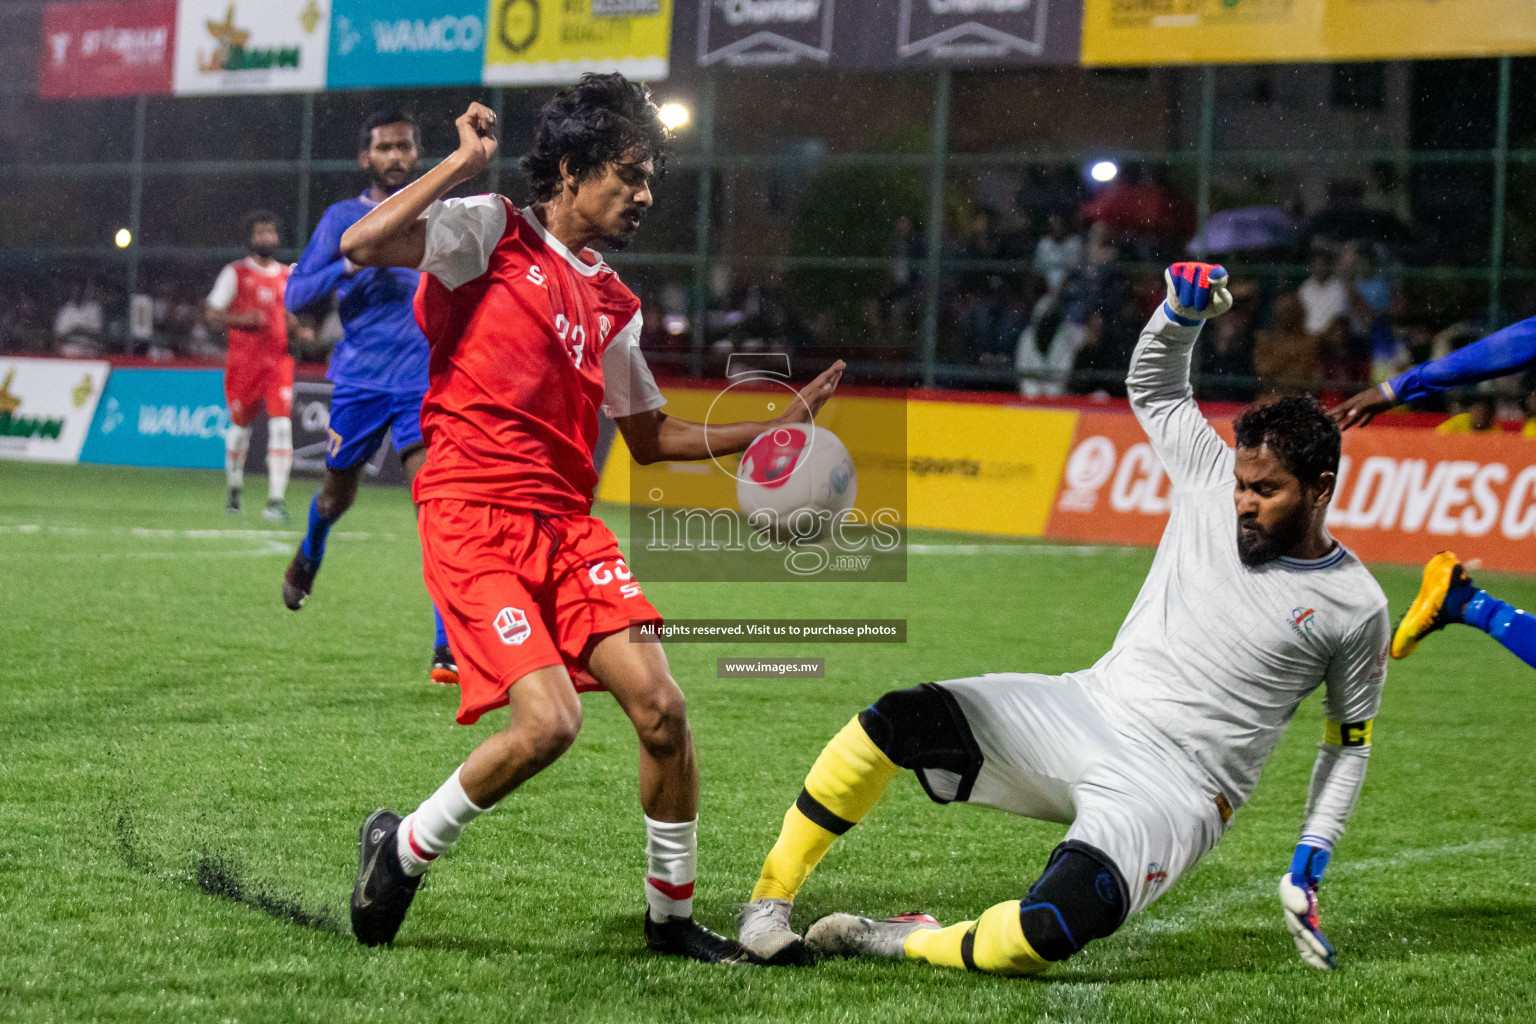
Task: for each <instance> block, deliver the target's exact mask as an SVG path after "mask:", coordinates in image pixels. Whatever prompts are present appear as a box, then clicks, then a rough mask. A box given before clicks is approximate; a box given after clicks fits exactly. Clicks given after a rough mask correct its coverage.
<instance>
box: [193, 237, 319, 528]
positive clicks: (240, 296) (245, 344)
mask: <svg viewBox="0 0 1536 1024" xmlns="http://www.w3.org/2000/svg"><path fill="white" fill-rule="evenodd" d="M279 227H280V225H279V222H278V218H277V214H275V213H268V212H267V211H265V210H253V211H252V212H250V213H248V214H246V215H245V216H244V217H243V218H242V219H241V221H240V238H241V241H242V242H243V243H244V244H245V247H246V249H247V250H248V251H249V253H250V255H248V256H246V257H245V258H244V259H241V260H236V261H235V262H234V263H230V264H228V265H226V266H225V267H224V269H223V270H221V271H219V277H218V280H216V281H215V282H214V285H213V291H211V292H209V294H208V298H207V300H206V301H207V311H208V320H209V322H210V323H211V324H213V326H215V327H224V328H228V331H229V352H228V354H227V355H226V356H225V359H224V397H225V400H226V401H227V402H228V403H229V429H228V430H226V431H225V434H224V469H225V475H226V477H227V478H228V483H229V505H228V508H229V511H230V512H231V513H236V512H239V511H240V492H241V488H242V487H243V486H244V483H245V455H246V452H247V451H248V450H249V448H250V443H251V421H252V420H254V419H255V418H256V412H257V410H258V409H260V408H261V407H262V406H263V405H265V406H266V409H267V507H266V508H265V509H263V510H262V513H261V514H262V515H263V516H264V517H266V518H267V519H272V520H278V521H284V522H286V521H287V519H288V508H287V505H286V504H285V502H284V500H283V492H284V491H285V490H287V488H288V473H289V471H290V470H291V469H292V468H293V421H292V420H291V419H290V418H289V413H290V412H291V411H292V408H293V357H292V356H290V355H289V354H288V331H289V328H290V327H292V328H294V329H295V330H296V331H307V329H306V328H302V327H300V326H299V324H298V322H297V321H294V320H293V317H292V315H291V314H290V313H289V312H288V311H287V309H286V308H284V306H283V292H284V289H285V288H286V287H287V285H288V272H289V270H291V269H292V268H290V267H289V266H288V265H287V264H285V263H279V262H278V261H277V259H276V256H277V249H278V246H279V244H280V242H281V240H280V238H279V237H278V236H279ZM290 321H291V322H290Z"/></svg>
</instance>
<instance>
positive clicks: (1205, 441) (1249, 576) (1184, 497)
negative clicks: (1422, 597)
mask: <svg viewBox="0 0 1536 1024" xmlns="http://www.w3.org/2000/svg"><path fill="white" fill-rule="evenodd" d="M1199 333H1200V328H1199V327H1185V326H1182V325H1180V324H1177V323H1174V322H1173V321H1171V320H1169V319H1168V317H1167V316H1166V315H1165V314H1164V313H1163V311H1162V309H1161V308H1159V310H1158V312H1157V313H1156V314H1155V315H1154V316H1153V317H1152V319H1151V321H1149V322H1148V324H1147V326H1146V328H1145V329H1144V330H1143V332H1142V335H1141V339H1140V341H1139V343H1138V344H1137V346H1136V351H1135V354H1134V356H1133V357H1132V359H1131V368H1130V374H1129V376H1128V378H1127V382H1126V383H1127V385H1128V387H1129V389H1130V398H1131V406H1132V408H1133V409H1134V410H1135V412H1136V418H1137V419H1138V420H1139V421H1140V423H1141V426H1142V428H1143V429H1144V430H1145V431H1146V433H1147V436H1148V438H1149V439H1150V440H1151V443H1152V448H1153V450H1154V451H1155V452H1156V453H1157V456H1158V458H1159V459H1161V461H1162V464H1163V467H1164V469H1165V471H1166V472H1167V474H1168V477H1169V480H1170V483H1171V492H1172V510H1171V511H1172V515H1171V518H1170V519H1169V521H1168V527H1167V530H1166V531H1165V532H1164V533H1163V538H1162V541H1161V542H1160V543H1159V544H1158V548H1157V557H1156V558H1155V560H1154V561H1153V563H1152V569H1151V571H1150V572H1149V573H1148V574H1147V579H1146V582H1145V583H1144V584H1142V588H1141V593H1140V594H1139V595H1138V596H1137V598H1136V603H1135V605H1134V606H1133V607H1132V608H1131V612H1130V615H1129V616H1127V618H1126V620H1125V624H1124V625H1122V626H1121V627H1120V632H1119V635H1118V636H1116V638H1115V645H1114V647H1113V649H1111V650H1110V652H1109V653H1108V654H1106V655H1105V656H1104V657H1103V658H1101V659H1100V660H1099V662H1098V663H1097V664H1096V665H1095V666H1094V667H1093V668H1092V669H1091V670H1090V671H1088V672H1085V673H1082V674H1081V676H1080V677H1079V678H1081V679H1082V682H1083V684H1084V686H1085V687H1086V688H1087V689H1088V690H1089V692H1090V693H1092V694H1093V695H1094V698H1095V700H1096V702H1097V703H1098V704H1100V706H1101V707H1103V709H1104V711H1105V713H1106V714H1108V715H1110V717H1112V718H1115V719H1117V720H1118V721H1119V723H1120V724H1121V725H1122V726H1123V727H1125V728H1127V729H1129V730H1131V731H1132V732H1133V733H1136V734H1139V735H1142V736H1144V737H1146V738H1147V739H1149V740H1152V741H1153V742H1155V743H1158V744H1159V745H1163V746H1165V747H1166V746H1167V745H1169V744H1171V745H1172V746H1174V747H1176V748H1178V750H1180V751H1182V752H1183V754H1184V755H1186V756H1187V757H1188V759H1189V760H1190V761H1192V762H1193V763H1194V765H1195V766H1196V767H1197V768H1198V769H1199V770H1200V772H1201V773H1202V774H1204V775H1206V776H1208V777H1209V779H1210V780H1211V782H1213V783H1214V784H1215V785H1216V786H1217V787H1219V789H1220V790H1221V792H1222V793H1224V794H1225V795H1226V797H1227V799H1228V800H1229V801H1231V803H1232V805H1233V806H1234V807H1236V806H1238V805H1240V804H1242V803H1243V802H1245V801H1246V800H1247V799H1248V797H1249V796H1250V794H1252V792H1253V788H1254V786H1255V785H1257V783H1258V781H1259V772H1260V770H1261V769H1262V768H1263V766H1264V762H1265V761H1266V760H1267V759H1268V757H1269V755H1270V753H1271V752H1272V751H1273V750H1274V749H1275V745H1276V744H1277V743H1278V742H1279V740H1280V735H1281V733H1282V732H1284V730H1285V726H1286V723H1287V722H1289V721H1290V719H1291V716H1292V714H1294V713H1295V711H1296V707H1297V705H1298V704H1300V703H1301V701H1302V699H1303V698H1304V697H1306V696H1307V695H1308V694H1309V693H1311V692H1312V691H1313V690H1314V689H1316V688H1317V687H1318V686H1319V685H1323V686H1326V687H1327V691H1326V699H1325V704H1326V710H1327V717H1328V718H1329V719H1331V720H1332V721H1334V722H1338V723H1344V724H1346V725H1348V724H1353V723H1363V722H1366V721H1368V720H1370V719H1372V718H1374V717H1375V715H1376V709H1377V706H1378V705H1379V703H1380V701H1381V689H1382V684H1383V682H1384V681H1385V679H1386V662H1387V646H1388V642H1389V639H1390V636H1391V627H1390V624H1389V622H1388V618H1387V599H1386V596H1385V595H1384V594H1383V593H1382V591H1381V587H1380V586H1379V585H1378V584H1377V583H1376V580H1375V579H1374V578H1373V577H1372V576H1371V574H1370V572H1369V571H1368V570H1367V569H1366V568H1365V566H1364V565H1362V564H1361V562H1360V560H1359V559H1358V558H1356V557H1355V555H1354V554H1353V553H1352V552H1350V551H1348V550H1347V549H1345V548H1344V547H1343V546H1342V545H1336V546H1335V547H1334V548H1333V550H1332V551H1331V552H1329V553H1328V554H1327V555H1325V556H1324V557H1322V558H1319V559H1316V560H1313V561H1301V560H1297V559H1290V558H1281V559H1278V560H1276V561H1273V562H1270V563H1269V564H1267V565H1264V566H1262V567H1260V568H1257V569H1250V568H1248V567H1246V566H1244V565H1243V564H1242V562H1241V561H1240V560H1239V559H1238V557H1237V513H1236V510H1235V508H1234V506H1233V499H1232V494H1233V461H1234V455H1233V452H1232V450H1231V449H1230V448H1228V447H1227V445H1226V443H1225V442H1223V441H1222V439H1221V438H1220V437H1219V436H1218V435H1217V433H1216V431H1215V430H1214V429H1212V427H1211V425H1210V424H1209V423H1207V422H1206V421H1205V418H1204V417H1203V416H1202V415H1201V414H1200V409H1199V407H1198V406H1197V405H1196V404H1195V399H1194V392H1193V390H1192V389H1191V388H1190V384H1189V367H1190V353H1191V350H1192V349H1193V347H1194V343H1195V339H1196V337H1197V336H1198V335H1199ZM1344 735H1345V736H1346V737H1347V736H1350V735H1355V736H1358V735H1359V730H1356V731H1355V732H1354V733H1351V732H1350V730H1348V729H1347V728H1346V729H1345V730H1344ZM1366 735H1368V733H1367V734H1366ZM1367 742H1368V741H1367ZM1349 745H1350V743H1349V741H1348V740H1347V739H1346V740H1345V742H1344V744H1343V746H1349ZM1368 749H1369V748H1368V747H1366V748H1365V749H1364V750H1360V751H1348V753H1358V754H1359V755H1362V758H1361V759H1360V760H1359V761H1358V762H1357V767H1356V766H1354V765H1352V766H1350V768H1349V769H1348V770H1347V771H1345V772H1343V773H1338V772H1336V771H1335V764H1336V763H1337V762H1338V759H1339V754H1340V753H1341V749H1340V745H1339V743H1338V741H1337V740H1335V741H1334V742H1333V744H1331V745H1325V747H1324V749H1323V751H1322V753H1321V754H1320V756H1319V762H1318V768H1317V771H1316V772H1315V773H1314V788H1313V793H1312V797H1313V799H1312V800H1311V801H1309V813H1308V822H1307V825H1306V827H1305V828H1304V832H1306V833H1308V834H1317V835H1318V836H1320V838H1321V839H1322V840H1323V841H1324V844H1325V845H1330V846H1331V845H1332V842H1333V840H1334V839H1336V838H1337V836H1338V833H1339V832H1341V831H1342V830H1343V824H1344V819H1346V818H1347V817H1348V816H1349V812H1350V810H1351V809H1352V807H1353V804H1354V799H1355V797H1356V796H1357V795H1358V792H1359V783H1360V782H1361V781H1363V778H1364V761H1363V755H1364V754H1365V753H1366V752H1367V751H1368ZM1331 775H1332V776H1340V775H1341V776H1342V777H1335V778H1334V779H1333V781H1332V782H1331V783H1330V782H1329V776H1331ZM1328 790H1332V792H1328ZM1314 818H1318V819H1321V820H1316V821H1314V820H1313V819H1314Z"/></svg>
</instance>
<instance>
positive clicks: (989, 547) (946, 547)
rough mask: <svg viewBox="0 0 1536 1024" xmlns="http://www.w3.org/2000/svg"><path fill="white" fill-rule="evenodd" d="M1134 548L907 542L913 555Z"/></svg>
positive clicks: (1076, 552) (1124, 550) (1078, 552)
mask: <svg viewBox="0 0 1536 1024" xmlns="http://www.w3.org/2000/svg"><path fill="white" fill-rule="evenodd" d="M1136 551H1137V549H1136V548H1125V547H1119V546H1116V545H1111V544H908V545H907V553H908V554H913V555H1103V554H1112V555H1128V554H1133V553H1135V552H1136Z"/></svg>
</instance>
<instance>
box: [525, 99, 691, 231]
mask: <svg viewBox="0 0 1536 1024" xmlns="http://www.w3.org/2000/svg"><path fill="white" fill-rule="evenodd" d="M669 141H670V137H669V134H668V132H667V128H666V126H665V125H663V124H662V123H661V118H660V117H659V116H658V115H657V112H656V104H654V103H652V102H651V91H650V90H649V89H647V88H646V87H645V86H643V85H641V84H640V83H639V82H631V81H630V80H629V79H628V78H625V77H624V76H623V75H621V74H618V73H617V72H615V73H613V74H608V75H598V74H585V75H582V76H581V81H579V82H577V83H576V84H575V85H573V86H570V87H568V88H565V89H561V90H560V91H559V92H557V93H556V94H555V96H554V98H553V99H551V100H550V101H549V102H548V103H546V104H544V107H543V109H542V110H540V111H539V124H538V127H537V128H536V129H535V130H534V133H533V149H532V151H530V152H529V153H528V154H527V155H526V156H524V157H523V159H522V167H523V170H524V171H525V172H526V173H527V174H528V178H529V180H530V181H531V182H532V184H533V194H534V198H535V199H537V200H538V201H539V202H541V203H542V202H548V201H549V200H551V199H553V198H554V197H555V195H556V194H557V193H559V191H560V162H561V161H562V160H568V161H569V170H570V172H571V173H572V174H573V175H574V176H575V177H576V179H577V180H578V181H582V180H585V179H586V178H587V177H589V176H591V175H592V174H595V173H598V172H600V171H601V170H602V169H603V168H604V167H605V166H607V165H608V164H610V163H613V162H614V161H615V160H618V159H621V158H622V157H623V156H624V155H625V154H626V153H628V152H629V151H630V150H632V149H639V151H640V153H641V159H645V158H647V157H648V158H650V159H651V160H654V161H655V162H656V169H657V170H658V171H659V170H660V169H661V167H662V165H663V164H664V163H665V162H666V156H667V144H668V142H669Z"/></svg>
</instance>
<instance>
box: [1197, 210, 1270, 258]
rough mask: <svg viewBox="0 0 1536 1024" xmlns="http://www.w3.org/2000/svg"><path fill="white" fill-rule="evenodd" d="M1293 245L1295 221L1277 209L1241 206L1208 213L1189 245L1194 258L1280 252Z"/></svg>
mask: <svg viewBox="0 0 1536 1024" xmlns="http://www.w3.org/2000/svg"><path fill="white" fill-rule="evenodd" d="M1295 242H1296V221H1295V220H1294V219H1293V218H1292V217H1291V215H1290V214H1289V213H1286V212H1285V211H1284V210H1282V209H1281V208H1280V207H1278V206H1244V207H1241V208H1240V209H1236V210H1222V211H1220V212H1219V213H1213V214H1211V217H1210V219H1209V220H1207V221H1206V222H1205V227H1203V228H1201V229H1200V233H1199V234H1198V235H1196V236H1195V237H1194V238H1193V239H1192V240H1191V241H1190V243H1189V251H1190V252H1191V253H1193V254H1194V255H1196V256H1208V255H1211V254H1214V253H1232V252H1248V251H1251V250H1253V249H1279V248H1284V247H1287V246H1290V245H1294V244H1295Z"/></svg>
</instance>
